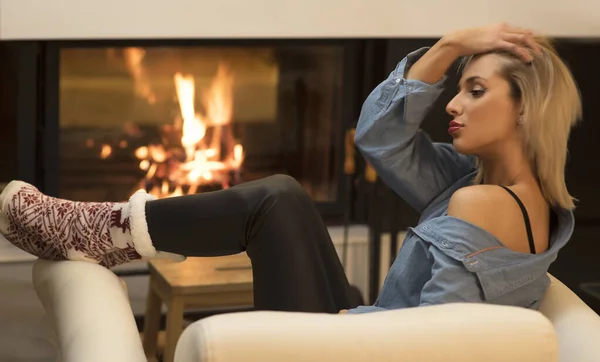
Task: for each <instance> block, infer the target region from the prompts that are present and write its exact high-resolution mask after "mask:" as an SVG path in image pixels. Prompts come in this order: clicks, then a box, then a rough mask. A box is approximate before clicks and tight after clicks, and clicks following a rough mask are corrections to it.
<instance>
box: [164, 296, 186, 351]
mask: <svg viewBox="0 0 600 362" xmlns="http://www.w3.org/2000/svg"><path fill="white" fill-rule="evenodd" d="M182 331H183V300H182V299H181V298H179V297H173V298H172V299H171V302H170V303H169V311H168V312H167V330H166V337H165V353H164V355H163V362H173V361H174V359H175V347H177V341H178V340H179V336H181V332H182Z"/></svg>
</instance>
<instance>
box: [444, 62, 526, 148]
mask: <svg viewBox="0 0 600 362" xmlns="http://www.w3.org/2000/svg"><path fill="white" fill-rule="evenodd" d="M502 62H503V59H502V56H501V55H497V54H485V55H481V56H478V57H474V58H473V59H472V60H471V61H470V62H469V64H468V66H467V67H466V69H465V70H464V72H463V75H462V78H461V80H460V83H459V90H458V94H457V95H456V96H455V97H454V98H453V99H452V100H451V101H450V103H448V105H447V106H446V111H447V112H448V113H449V114H450V115H451V116H452V117H453V120H452V121H451V122H450V126H449V130H448V132H449V133H450V135H452V137H453V138H454V140H453V144H454V148H455V149H456V150H457V151H458V152H460V153H463V154H468V155H477V156H481V155H483V154H486V153H489V152H494V150H495V149H497V148H498V147H501V145H502V144H503V143H504V141H506V140H509V139H511V138H512V137H514V136H515V135H516V131H517V125H518V124H517V121H518V117H519V114H518V107H517V104H516V102H515V101H514V100H513V99H512V97H511V91H510V85H509V83H508V81H506V80H505V79H504V78H503V77H502V76H501V75H500V72H499V71H500V69H501V67H502V64H503V63H502Z"/></svg>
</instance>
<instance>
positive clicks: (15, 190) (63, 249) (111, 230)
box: [0, 181, 156, 267]
mask: <svg viewBox="0 0 600 362" xmlns="http://www.w3.org/2000/svg"><path fill="white" fill-rule="evenodd" d="M147 198H148V195H147V194H146V193H144V192H137V193H135V194H134V195H133V196H132V197H131V199H130V201H129V202H124V203H112V202H103V203H92V202H75V201H68V200H62V199H58V198H54V197H50V196H46V195H44V194H43V193H41V192H40V191H39V190H38V189H36V188H35V187H34V186H32V185H29V184H27V183H24V182H20V181H13V182H11V183H10V184H9V185H8V186H7V187H6V188H5V189H4V191H3V192H2V194H1V195H0V232H1V233H2V234H3V235H4V236H5V237H6V239H7V240H8V241H10V242H11V243H12V244H14V245H15V246H17V247H19V248H20V249H22V250H25V251H26V252H28V253H31V254H33V255H35V256H37V257H39V258H43V259H51V260H84V261H91V262H95V263H100V264H102V265H105V266H108V267H111V266H115V265H118V264H123V263H125V262H128V261H132V260H140V259H142V257H143V256H146V257H152V256H153V255H154V254H156V250H155V249H154V247H153V246H152V242H151V240H150V235H149V234H148V229H147V225H146V217H145V203H146V199H147ZM136 229H137V230H136ZM132 230H133V231H135V232H134V233H132Z"/></svg>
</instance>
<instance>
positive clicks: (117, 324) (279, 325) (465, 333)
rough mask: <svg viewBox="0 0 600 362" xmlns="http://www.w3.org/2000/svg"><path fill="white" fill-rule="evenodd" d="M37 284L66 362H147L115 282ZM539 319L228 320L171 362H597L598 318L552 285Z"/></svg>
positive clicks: (505, 311) (402, 313)
mask: <svg viewBox="0 0 600 362" xmlns="http://www.w3.org/2000/svg"><path fill="white" fill-rule="evenodd" d="M33 281H34V286H35V288H36V291H37V293H38V296H39V298H40V300H41V301H42V304H43V305H44V308H45V309H46V311H47V313H48V315H49V316H50V319H51V320H52V321H53V324H54V326H53V327H54V329H55V331H56V334H57V338H58V342H59V343H58V346H59V348H60V351H59V354H60V356H61V361H63V362H82V361H85V362H101V361H102V362H105V361H111V362H138V361H139V362H142V361H146V358H145V356H144V352H143V350H142V345H141V341H140V337H139V334H138V331H137V329H136V325H135V321H134V318H133V315H132V313H131V307H130V305H129V302H128V299H127V294H126V290H125V287H124V283H122V282H121V281H120V279H119V278H118V277H117V276H116V275H115V274H114V273H112V272H110V271H109V270H107V269H104V268H102V267H99V266H97V265H93V264H89V263H84V262H49V261H41V260H38V261H36V263H35V265H34V269H33ZM541 312H542V313H539V312H536V311H531V310H526V309H521V308H515V307H503V306H494V305H481V304H448V305H440V306H432V307H422V308H413V309H405V310H396V311H389V312H379V313H372V314H364V315H325V314H308V313H284V312H244V313H232V314H224V315H218V316H214V317H210V318H206V319H204V320H201V321H198V322H195V323H193V324H192V325H190V326H189V327H188V328H187V329H186V330H185V331H184V333H183V334H182V336H181V338H180V340H179V343H178V345H177V351H176V355H175V361H176V362H200V361H207V362H213V361H219V362H242V361H264V362H268V361H287V362H295V361H298V362H299V361H343V362H358V361H368V362H375V361H377V362H379V361H400V360H401V361H419V362H434V361H436V362H437V361H460V362H470V361H473V362H474V361H477V362H481V361H485V362H500V361H502V362H505V361H510V362H517V361H523V362H525V361H526V362H553V361H560V362H598V361H600V317H599V316H598V315H597V314H596V313H594V312H593V311H592V310H591V309H590V308H589V307H588V306H587V305H586V304H585V303H583V301H581V299H579V298H578V297H577V296H576V295H575V294H574V293H573V292H572V291H570V290H569V289H568V288H567V287H566V286H564V285H563V284H562V283H561V282H559V281H558V280H556V279H554V278H553V279H552V286H551V287H550V288H549V290H548V292H547V294H546V296H545V298H544V301H543V304H542V307H541Z"/></svg>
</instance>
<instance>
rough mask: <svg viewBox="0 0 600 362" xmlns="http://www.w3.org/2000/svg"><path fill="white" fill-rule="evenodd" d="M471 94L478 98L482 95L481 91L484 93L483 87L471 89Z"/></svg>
mask: <svg viewBox="0 0 600 362" xmlns="http://www.w3.org/2000/svg"><path fill="white" fill-rule="evenodd" d="M469 93H471V95H472V96H473V97H475V98H479V97H481V96H482V95H483V93H485V90H484V89H473V90H472V91H471V92H469Z"/></svg>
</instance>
